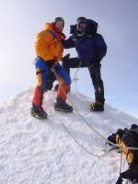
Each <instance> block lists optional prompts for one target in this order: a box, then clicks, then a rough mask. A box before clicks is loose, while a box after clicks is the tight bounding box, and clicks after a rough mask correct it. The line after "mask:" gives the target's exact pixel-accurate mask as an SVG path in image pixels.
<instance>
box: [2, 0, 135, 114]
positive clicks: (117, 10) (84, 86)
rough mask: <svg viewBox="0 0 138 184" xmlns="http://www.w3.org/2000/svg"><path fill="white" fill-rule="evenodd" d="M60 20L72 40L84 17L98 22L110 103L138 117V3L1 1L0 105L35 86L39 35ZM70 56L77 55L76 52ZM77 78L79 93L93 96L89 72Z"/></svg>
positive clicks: (117, 0) (116, 0)
mask: <svg viewBox="0 0 138 184" xmlns="http://www.w3.org/2000/svg"><path fill="white" fill-rule="evenodd" d="M57 16H61V17H63V18H64V19H65V21H66V24H65V29H64V33H65V34H66V35H67V37H68V36H69V28H70V27H69V26H70V25H71V24H75V23H76V19H77V17H79V16H85V17H87V18H89V19H93V20H95V21H97V22H98V23H99V30H98V32H99V33H100V34H102V35H103V37H104V39H105V41H106V43H107V46H108V52H107V55H106V57H105V58H104V59H103V60H102V78H103V81H104V85H105V98H106V103H107V104H109V105H112V106H113V107H116V108H118V109H120V110H123V111H124V112H127V113H129V114H131V115H134V116H137V117H138V85H137V83H138V82H137V80H138V35H137V34H138V1H137V0H131V1H130V0H70V1H68V0H60V1H59V0H50V1H47V0H24V1H21V0H0V63H1V65H0V66H1V67H0V101H3V100H4V99H7V98H8V97H10V96H11V95H14V94H15V93H17V92H18V91H21V90H22V89H23V88H26V87H28V86H32V85H33V84H35V70H34V66H33V60H34V59H35V53H34V45H33V44H34V40H35V35H36V34H37V33H38V32H39V31H40V30H42V29H43V27H44V24H45V23H46V22H51V21H53V20H54V18H55V17H57ZM66 53H71V56H72V57H74V56H76V52H75V50H74V49H71V50H66V51H65V54H66ZM74 72H75V70H72V73H71V74H72V77H73V75H74ZM77 77H78V78H79V81H78V90H79V91H80V92H81V93H83V94H85V95H86V96H90V97H92V98H93V97H94V90H93V86H92V84H91V80H90V77H89V73H88V71H87V69H80V70H79V72H78V74H77ZM72 89H74V88H73V87H72Z"/></svg>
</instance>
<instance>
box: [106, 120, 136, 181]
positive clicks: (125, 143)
mask: <svg viewBox="0 0 138 184" xmlns="http://www.w3.org/2000/svg"><path fill="white" fill-rule="evenodd" d="M108 140H109V141H111V142H112V143H114V144H118V146H119V148H120V151H121V152H122V153H124V154H125V156H126V160H127V162H128V165H129V169H128V170H127V171H125V172H123V173H121V174H120V177H119V178H118V180H117V182H116V184H121V183H122V179H123V178H124V179H129V180H130V181H131V182H132V183H135V184H136V183H138V150H131V149H128V147H133V148H138V126H137V125H136V124H132V125H131V127H130V129H127V128H125V129H118V130H117V132H116V133H114V134H112V135H110V136H109V137H108ZM109 144H110V143H109Z"/></svg>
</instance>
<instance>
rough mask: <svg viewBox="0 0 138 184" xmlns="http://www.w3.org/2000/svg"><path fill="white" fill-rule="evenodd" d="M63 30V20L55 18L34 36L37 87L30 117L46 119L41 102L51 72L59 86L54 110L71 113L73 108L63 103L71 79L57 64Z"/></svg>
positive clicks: (59, 58) (60, 51)
mask: <svg viewBox="0 0 138 184" xmlns="http://www.w3.org/2000/svg"><path fill="white" fill-rule="evenodd" d="M63 28H64V19H63V18H61V17H57V18H55V20H54V21H53V22H52V23H46V24H45V27H44V30H42V31H41V32H39V33H38V34H37V36H36V41H35V52H36V55H37V57H36V59H35V69H36V77H37V85H36V88H35V91H34V96H33V102H32V108H31V115H32V116H34V117H36V118H38V119H46V118H47V113H46V112H45V111H44V109H43V107H42V101H43V94H44V92H46V91H47V90H49V88H48V85H47V84H48V76H49V75H50V74H51V72H53V73H54V75H55V77H56V78H57V80H58V81H59V84H60V87H59V89H58V92H57V98H56V103H55V104H54V108H55V110H59V111H64V112H71V111H73V108H72V107H71V106H70V105H68V104H67V103H66V102H65V101H66V95H67V93H68V91H69V86H70V84H71V79H70V77H69V75H68V73H67V72H66V71H65V70H64V69H63V68H62V66H61V65H60V63H59V61H60V60H61V59H62V54H63V45H62V43H61V41H62V40H64V39H65V35H64V34H63V33H62V31H63Z"/></svg>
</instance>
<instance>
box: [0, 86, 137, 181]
mask: <svg viewBox="0 0 138 184" xmlns="http://www.w3.org/2000/svg"><path fill="white" fill-rule="evenodd" d="M32 94H33V88H31V87H30V88H28V89H25V90H23V91H22V92H20V93H19V94H17V95H16V96H13V97H11V98H10V99H8V100H7V101H5V102H3V103H1V104H0V184H114V183H115V181H116V180H117V178H118V175H119V169H120V168H119V167H120V155H119V154H118V153H116V152H114V151H112V152H110V153H108V154H107V155H106V156H104V157H101V158H97V157H94V156H92V155H91V154H89V153H88V152H86V151H85V150H84V149H83V148H82V147H84V148H85V149H86V150H88V151H89V152H90V153H92V154H96V155H101V154H103V151H102V149H103V146H104V143H105V141H104V140H103V139H102V138H101V137H99V136H98V135H97V134H96V133H95V132H93V130H92V129H91V128H90V126H92V127H94V128H95V129H96V130H97V131H99V132H100V133H101V134H102V135H103V136H104V137H108V136H109V135H110V134H111V133H113V132H115V131H116V130H117V129H118V128H124V127H129V126H130V125H131V124H132V123H138V120H137V119H136V118H133V117H131V116H129V115H127V114H125V113H123V112H120V111H119V110H117V109H114V108H112V107H111V106H109V105H105V111H104V112H102V113H92V112H90V111H89V104H90V103H91V101H92V99H90V98H87V97H86V96H84V95H82V94H79V93H70V94H69V95H68V98H69V102H70V103H71V104H72V105H73V107H74V112H73V113H70V114H66V113H61V112H55V111H54V108H53V102H54V100H55V97H56V93H55V92H53V91H50V92H47V93H46V94H45V98H44V103H43V104H44V106H43V107H44V109H45V110H46V111H47V113H48V120H36V119H34V118H33V117H31V116H30V107H31V99H32ZM83 118H84V119H86V121H87V122H88V123H89V125H90V126H88V125H87V124H86V122H85V121H84V119H83ZM65 127H66V129H65ZM67 130H68V131H69V132H70V133H71V135H70V134H69V132H68V131H67ZM74 138H75V139H74ZM75 140H77V141H78V143H79V144H80V145H82V147H81V146H79V145H78V144H77V143H76V141H75ZM126 168H127V164H126V161H125V159H124V160H123V168H122V169H126Z"/></svg>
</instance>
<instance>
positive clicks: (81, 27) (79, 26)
mask: <svg viewBox="0 0 138 184" xmlns="http://www.w3.org/2000/svg"><path fill="white" fill-rule="evenodd" d="M77 28H78V29H79V30H82V29H85V28H86V24H85V23H80V24H78V27H77Z"/></svg>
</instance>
